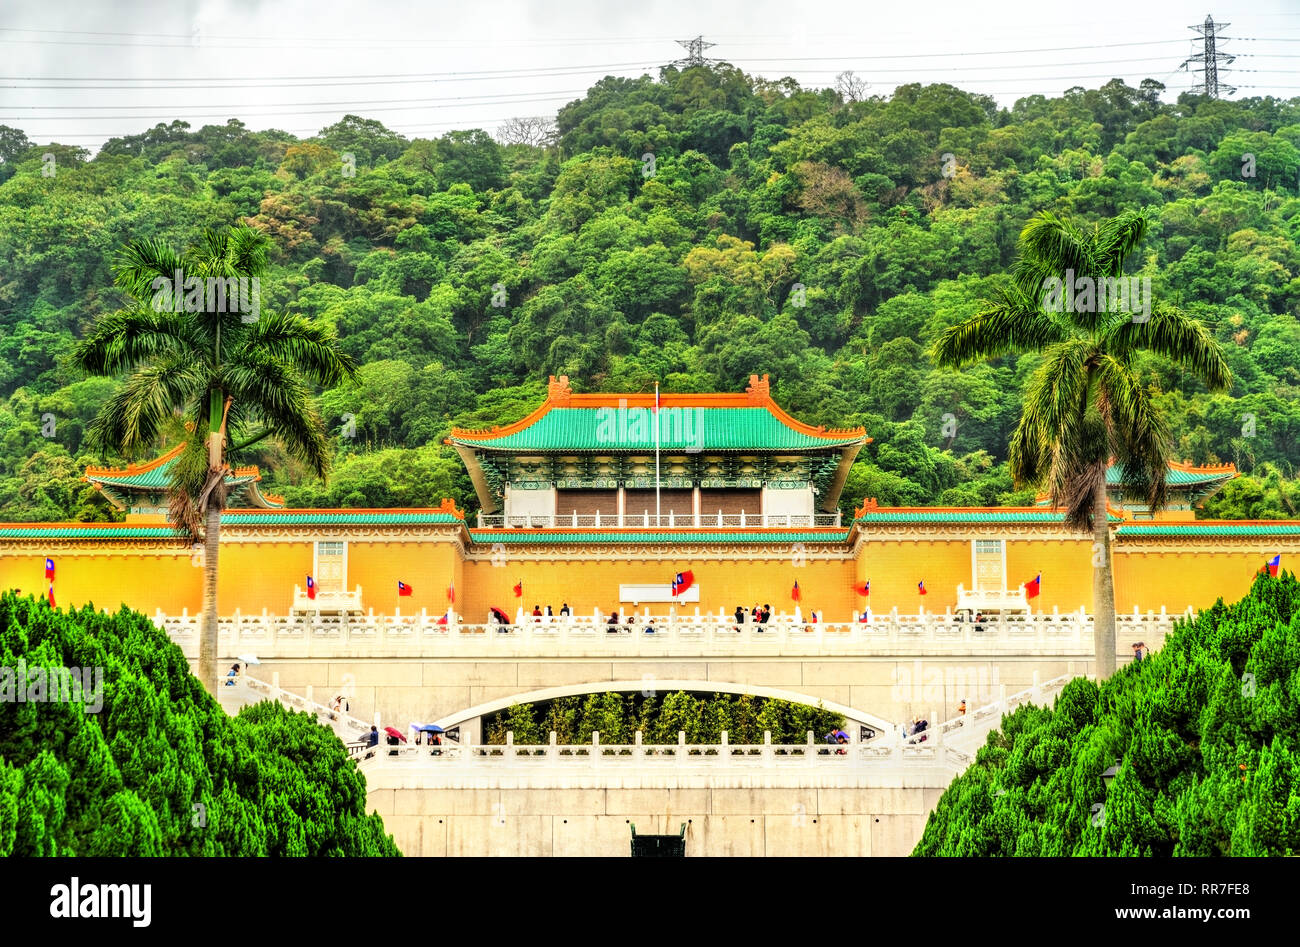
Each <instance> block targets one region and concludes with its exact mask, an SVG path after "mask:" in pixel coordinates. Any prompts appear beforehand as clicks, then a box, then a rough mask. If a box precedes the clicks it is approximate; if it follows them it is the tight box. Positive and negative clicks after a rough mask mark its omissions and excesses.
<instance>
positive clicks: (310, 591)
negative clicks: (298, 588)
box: [307, 576, 316, 601]
mask: <svg viewBox="0 0 1300 947" xmlns="http://www.w3.org/2000/svg"><path fill="white" fill-rule="evenodd" d="M307 597H308V598H309V599H311V600H312V601H315V600H316V582H315V581H314V580H313V579H312V577H311V576H307Z"/></svg>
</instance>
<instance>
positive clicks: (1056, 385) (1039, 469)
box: [1007, 339, 1091, 486]
mask: <svg viewBox="0 0 1300 947" xmlns="http://www.w3.org/2000/svg"><path fill="white" fill-rule="evenodd" d="M1090 352H1091V345H1090V344H1089V343H1088V341H1087V340H1085V339H1069V340H1067V341H1065V342H1061V343H1058V344H1057V345H1054V346H1052V348H1051V349H1049V350H1048V352H1047V355H1046V358H1045V359H1044V360H1043V364H1042V365H1040V366H1039V367H1038V370H1037V371H1035V372H1034V374H1033V376H1032V377H1031V378H1030V380H1029V383H1028V385H1027V386H1026V388H1025V397H1024V407H1023V410H1022V412H1021V415H1020V423H1019V424H1018V425H1017V426H1016V430H1015V431H1014V432H1013V433H1012V435H1011V441H1010V444H1009V445H1008V456H1007V460H1008V465H1009V467H1010V471H1011V476H1012V478H1013V479H1014V480H1015V481H1016V483H1018V484H1027V485H1032V486H1038V485H1040V484H1041V483H1043V481H1044V480H1045V479H1047V478H1048V477H1049V475H1050V474H1051V471H1052V469H1053V468H1054V467H1055V466H1056V465H1057V462H1058V457H1059V456H1060V453H1061V448H1062V445H1073V444H1076V443H1078V442H1079V440H1080V438H1081V433H1080V428H1081V425H1082V423H1083V418H1084V414H1085V412H1086V410H1087V402H1088V358H1089V354H1090Z"/></svg>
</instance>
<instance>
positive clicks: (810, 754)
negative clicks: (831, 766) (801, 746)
mask: <svg viewBox="0 0 1300 947" xmlns="http://www.w3.org/2000/svg"><path fill="white" fill-rule="evenodd" d="M807 746H808V749H807V750H805V751H804V758H805V760H806V762H808V763H809V764H810V765H811V764H812V763H814V762H815V761H816V760H817V747H816V745H815V744H814V743H813V732H812V731H811V730H809V731H808V743H807Z"/></svg>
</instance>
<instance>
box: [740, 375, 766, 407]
mask: <svg viewBox="0 0 1300 947" xmlns="http://www.w3.org/2000/svg"><path fill="white" fill-rule="evenodd" d="M769 377H770V376H768V375H767V373H764V374H763V380H762V381H759V378H758V376H757V375H750V376H749V387H748V388H746V389H745V394H747V395H749V403H750V404H751V405H754V406H762V405H765V404H767V403H768V402H769V401H771V400H772V384H771V381H770V380H769Z"/></svg>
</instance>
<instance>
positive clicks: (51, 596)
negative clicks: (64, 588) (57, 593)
mask: <svg viewBox="0 0 1300 947" xmlns="http://www.w3.org/2000/svg"><path fill="white" fill-rule="evenodd" d="M53 607H54V583H53V582H51V583H50V608H53Z"/></svg>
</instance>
